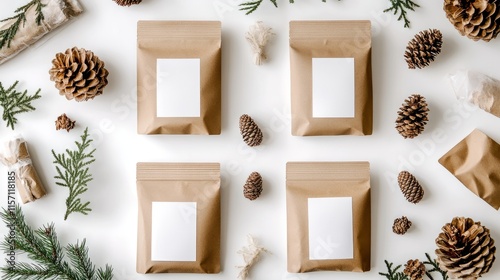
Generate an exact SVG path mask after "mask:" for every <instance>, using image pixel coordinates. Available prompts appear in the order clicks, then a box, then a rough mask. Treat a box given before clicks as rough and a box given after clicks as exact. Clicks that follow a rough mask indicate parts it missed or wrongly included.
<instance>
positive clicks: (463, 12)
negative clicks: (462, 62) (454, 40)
mask: <svg viewBox="0 0 500 280" xmlns="http://www.w3.org/2000/svg"><path fill="white" fill-rule="evenodd" d="M443 9H444V11H445V12H446V17H447V18H448V20H449V21H450V22H451V24H453V26H454V27H455V29H457V30H458V32H460V34H461V35H462V36H467V37H468V38H469V39H472V40H474V41H478V40H484V41H486V42H489V41H490V40H491V39H494V38H496V37H497V35H498V33H499V32H500V6H499V1H498V0H474V1H472V0H444V5H443Z"/></svg>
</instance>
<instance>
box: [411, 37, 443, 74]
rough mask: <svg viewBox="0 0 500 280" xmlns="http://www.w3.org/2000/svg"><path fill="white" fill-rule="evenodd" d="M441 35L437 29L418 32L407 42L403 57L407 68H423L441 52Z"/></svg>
mask: <svg viewBox="0 0 500 280" xmlns="http://www.w3.org/2000/svg"><path fill="white" fill-rule="evenodd" d="M442 44H443V34H441V31H439V30H437V29H429V30H423V31H420V33H418V34H417V35H415V37H414V38H413V39H412V40H411V41H410V42H408V46H406V51H405V54H404V57H405V59H406V63H408V68H410V69H415V68H424V67H425V66H427V65H429V63H431V62H432V61H434V58H435V57H436V55H438V54H439V53H440V52H441V45H442Z"/></svg>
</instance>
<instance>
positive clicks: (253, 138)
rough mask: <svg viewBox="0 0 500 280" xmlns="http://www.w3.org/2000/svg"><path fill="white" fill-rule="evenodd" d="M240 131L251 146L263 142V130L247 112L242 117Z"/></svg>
mask: <svg viewBox="0 0 500 280" xmlns="http://www.w3.org/2000/svg"><path fill="white" fill-rule="evenodd" d="M240 133H241V136H242V137H243V141H245V143H247V145H248V146H250V147H255V146H259V145H260V144H261V143H262V138H263V135H262V131H261V130H260V128H259V126H258V125H257V124H256V123H255V121H254V120H253V119H252V118H251V117H250V116H249V115H247V114H244V115H242V116H241V117H240Z"/></svg>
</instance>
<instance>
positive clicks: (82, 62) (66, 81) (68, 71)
mask: <svg viewBox="0 0 500 280" xmlns="http://www.w3.org/2000/svg"><path fill="white" fill-rule="evenodd" d="M49 73H50V80H51V81H54V82H55V85H56V88H57V89H59V94H60V95H64V96H66V99H68V100H71V99H73V98H74V99H75V100H76V101H87V100H90V99H93V98H94V97H95V96H97V95H100V94H102V91H103V89H104V87H105V86H106V85H107V84H108V80H107V77H108V70H106V68H104V62H102V61H101V60H100V59H99V58H98V57H97V56H96V55H94V53H93V52H91V51H88V50H85V49H78V48H76V47H74V48H72V49H67V50H66V52H65V53H58V54H56V58H55V59H54V60H52V69H50V71H49Z"/></svg>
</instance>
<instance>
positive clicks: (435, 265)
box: [424, 253, 449, 280]
mask: <svg viewBox="0 0 500 280" xmlns="http://www.w3.org/2000/svg"><path fill="white" fill-rule="evenodd" d="M425 257H426V258H427V261H425V262H424V264H425V265H430V266H431V267H432V268H431V269H430V270H427V271H426V272H425V274H426V275H427V277H429V279H431V280H434V278H433V277H432V275H431V273H433V272H438V273H439V274H441V277H442V278H443V280H448V279H449V278H448V274H447V273H446V271H444V270H442V269H441V268H439V264H438V263H437V260H435V259H431V256H429V254H427V253H425Z"/></svg>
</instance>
